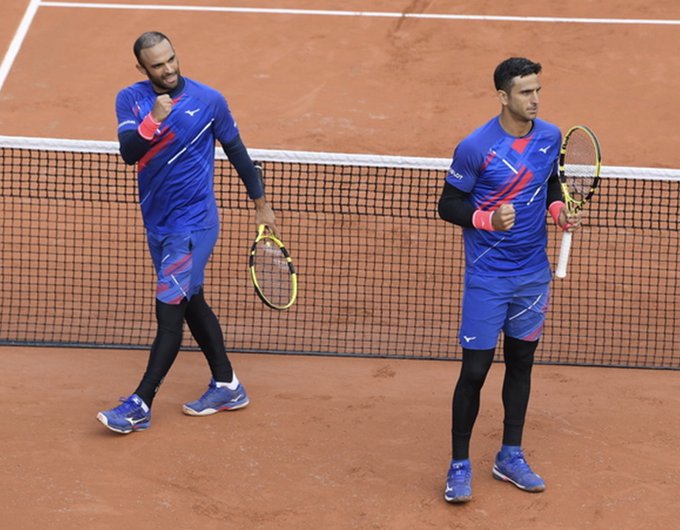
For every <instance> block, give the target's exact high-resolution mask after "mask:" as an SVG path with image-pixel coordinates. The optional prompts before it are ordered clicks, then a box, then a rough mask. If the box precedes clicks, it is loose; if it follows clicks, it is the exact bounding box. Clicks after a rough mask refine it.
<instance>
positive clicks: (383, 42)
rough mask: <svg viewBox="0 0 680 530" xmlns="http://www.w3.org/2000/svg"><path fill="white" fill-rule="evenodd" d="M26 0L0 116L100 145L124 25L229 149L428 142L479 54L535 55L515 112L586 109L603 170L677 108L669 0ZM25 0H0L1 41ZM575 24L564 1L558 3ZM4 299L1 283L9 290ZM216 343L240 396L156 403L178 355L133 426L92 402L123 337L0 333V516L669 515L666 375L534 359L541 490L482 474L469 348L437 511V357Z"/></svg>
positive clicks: (437, 137)
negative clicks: (532, 78)
mask: <svg viewBox="0 0 680 530" xmlns="http://www.w3.org/2000/svg"><path fill="white" fill-rule="evenodd" d="M42 4H43V5H40V6H38V9H37V12H36V13H35V17H34V18H33V19H32V21H31V24H30V27H29V28H28V29H27V31H26V34H25V38H24V39H23V41H22V44H21V47H20V49H19V50H18V53H17V55H16V59H15V60H14V61H13V63H12V65H11V69H10V70H9V71H8V72H7V76H6V79H5V82H4V85H2V87H1V90H0V135H8V136H10V135H11V136H31V137H50V138H67V139H87V140H115V139H116V134H115V132H116V121H115V114H114V109H113V102H114V98H115V94H116V93H117V91H118V90H119V89H120V88H122V87H123V86H125V85H128V84H131V83H133V82H135V81H137V80H139V79H140V77H139V74H138V72H137V71H136V70H135V68H134V60H133V56H132V53H131V46H132V42H133V41H134V39H135V38H136V37H137V36H138V35H139V34H140V33H141V32H143V31H146V30H149V29H157V30H160V31H163V32H164V33H167V34H168V35H169V36H171V38H172V39H173V42H174V45H175V47H176V49H177V52H178V56H179V57H180V60H181V63H182V73H183V74H184V75H186V76H189V77H194V78H196V79H198V80H201V81H203V82H205V83H208V84H210V85H212V86H214V87H216V88H219V89H220V90H221V91H223V92H224V94H225V95H226V96H227V98H228V100H229V102H230V105H231V107H232V110H233V112H234V114H235V116H236V118H237V120H238V122H239V127H240V129H241V133H242V136H243V138H244V141H245V142H246V144H247V145H248V146H249V147H251V148H262V149H282V150H304V151H324V152H340V153H367V154H384V155H402V156H423V157H449V156H450V154H451V152H452V149H453V147H454V146H455V144H456V142H457V141H458V140H459V139H461V138H462V137H463V136H464V135H465V134H467V133H468V132H469V131H470V130H471V129H472V128H474V127H476V126H477V125H479V124H481V123H483V122H484V121H486V120H487V119H488V118H489V117H491V116H492V115H494V114H495V113H497V111H498V104H497V101H496V99H495V94H494V91H493V87H492V83H491V72H492V71H493V68H494V67H495V65H496V64H497V63H498V62H500V60H502V59H503V58H505V57H506V56H509V55H526V56H528V57H530V58H532V59H534V60H537V61H540V62H541V63H542V64H543V66H544V73H543V74H542V83H543V91H542V93H541V94H542V102H541V117H543V118H545V119H547V120H549V121H552V122H554V123H556V124H558V125H560V126H561V127H567V126H569V125H570V124H572V123H575V122H587V123H588V125H590V126H591V127H593V128H594V129H595V130H597V131H598V133H599V135H600V139H601V141H602V144H603V151H604V152H605V153H606V163H608V164H611V165H616V166H634V167H653V168H671V169H676V168H680V151H678V149H677V145H679V143H680V133H678V131H677V127H674V123H673V120H672V117H673V116H677V115H680V101H679V100H678V98H677V93H678V89H679V88H680V74H679V73H678V72H680V57H679V56H678V55H677V54H676V53H675V49H676V47H677V43H678V42H679V41H680V4H678V3H677V2H674V1H671V0H664V1H658V2H655V3H653V4H651V5H650V4H649V3H647V2H641V1H638V0H636V1H633V2H629V3H628V5H627V6H625V7H622V6H618V5H617V6H616V8H614V7H613V6H614V4H615V3H614V2H611V1H607V2H599V3H593V2H590V1H586V0H577V1H574V2H570V3H568V4H565V3H561V2H553V1H549V2H541V3H540V5H538V6H537V5H536V4H537V3H536V2H528V1H517V2H514V3H513V4H512V6H511V7H510V6H509V5H508V4H507V3H502V2H496V1H485V2H452V1H448V0H443V1H437V2H432V1H431V2H420V1H417V0H414V1H411V2H407V1H397V0H393V1H388V0H377V1H375V2H370V11H371V12H372V13H409V14H415V15H417V14H422V15H433V14H440V15H447V14H448V15H467V16H468V17H467V18H466V17H460V18H446V17H441V18H434V17H433V18H427V17H421V18H418V17H396V16H368V15H362V16H359V15H356V16H339V15H338V14H332V13H325V14H321V13H309V12H297V13H293V12H286V13H282V12H257V11H252V10H251V11H249V12H229V11H209V10H203V11H201V10H191V9H188V7H190V6H192V5H193V6H202V7H230V6H231V7H243V6H244V5H245V4H248V7H249V8H253V7H258V8H281V7H283V8H286V9H293V8H295V9H299V10H317V9H327V10H336V9H337V10H340V9H342V10H344V11H350V10H367V9H368V7H367V5H366V4H367V3H366V2H359V1H356V0H349V1H345V2H341V3H335V4H334V5H329V3H328V2H318V1H317V2H314V1H312V0H300V1H299V2H294V3H291V2H285V5H284V6H281V5H280V3H276V2H274V1H273V0H262V1H260V2H256V3H255V4H256V5H251V4H253V2H247V3H246V2H244V3H239V2H236V1H234V0H194V1H189V0H187V1H182V0H166V1H165V2H163V3H162V5H164V6H174V7H175V8H177V9H174V10H173V9H162V10H161V9H159V10H152V9H148V8H147V9H142V8H141V7H142V6H141V4H142V3H141V2H129V3H128V4H125V6H123V2H121V1H117V2H113V3H108V4H107V6H108V7H101V6H100V7H96V6H88V5H86V3H85V2H68V3H58V2H43V3H42ZM149 4H156V5H161V2H145V3H144V5H146V6H148V5H149ZM289 4H294V5H289ZM116 5H117V6H118V7H119V8H115V7H116ZM28 6H29V1H28V0H3V2H2V5H0V49H2V50H3V54H4V53H5V52H6V51H7V50H8V49H9V48H10V45H11V43H12V39H13V38H14V36H15V34H16V32H17V30H18V28H19V27H20V24H21V21H22V17H23V16H24V13H25V12H26V9H27V7H28ZM123 7H125V8H123ZM182 7H184V8H185V9H180V8H182ZM478 16H506V17H507V16H514V17H545V18H542V19H534V20H526V19H518V20H510V19H503V20H497V19H480V18H479V17H478ZM583 18H587V19H590V21H589V22H584V21H583V20H581V21H579V20H576V19H583ZM592 19H604V20H599V21H595V20H592ZM614 19H616V20H614ZM621 20H627V21H628V23H621ZM664 21H665V22H664ZM4 213H5V212H3V214H4ZM281 229H282V230H283V231H284V232H285V229H286V218H285V215H282V216H281ZM139 237H140V239H141V238H142V237H143V236H142V234H141V233H140V235H139ZM6 293H7V294H6V297H5V303H11V299H12V298H11V293H12V287H11V285H10V286H6ZM151 303H152V300H151V299H150V300H149V305H151ZM0 325H2V323H0ZM228 340H229V337H228V336H227V341H228ZM451 347H452V349H453V348H457V345H456V344H455V343H453V342H452V345H451ZM231 358H232V360H233V362H234V365H235V367H236V370H237V371H238V373H239V378H240V379H241V380H242V381H243V382H244V384H245V386H246V388H247V390H248V393H249V395H250V397H251V401H252V403H251V405H250V406H249V407H248V408H246V409H244V410H241V411H238V412H233V413H228V414H227V413H223V414H218V415H215V416H211V417H207V418H191V417H187V416H184V415H182V413H181V409H180V405H181V404H182V403H183V402H185V401H188V400H191V399H194V398H195V397H196V396H197V395H199V394H200V393H201V392H203V390H204V387H205V385H206V383H207V377H208V372H207V368H206V366H205V361H204V359H203V357H202V355H200V354H197V353H196V352H193V351H186V352H182V353H181V354H180V356H179V357H178V361H177V362H176V363H175V365H174V366H173V368H172V370H171V372H170V374H169V375H168V378H167V380H166V382H165V383H164V385H163V387H162V389H161V391H160V393H159V395H158V398H157V399H156V401H155V402H154V416H153V425H152V428H151V429H150V430H148V431H146V432H142V433H134V434H132V435H130V436H119V435H114V434H113V433H111V432H109V431H107V430H106V429H104V428H103V427H102V426H101V425H100V424H99V423H98V422H97V421H96V420H95V416H96V413H97V411H98V410H101V409H104V408H109V407H111V406H114V405H115V400H116V399H117V397H118V396H119V395H123V394H124V393H126V392H130V389H131V388H132V387H133V386H134V385H135V384H136V383H137V380H138V378H139V376H140V375H141V373H142V372H143V370H144V367H145V365H146V360H147V352H146V351H143V350H113V349H87V348H70V349H69V348H56V347H18V346H17V347H12V346H3V347H1V348H0V366H1V367H2V377H3V385H2V387H1V388H0V396H1V399H2V403H3V404H4V411H5V414H4V415H3V419H2V420H1V421H0V425H1V428H0V433H1V434H0V440H1V444H0V478H1V480H2V483H3V485H4V488H3V490H2V493H0V506H1V508H0V514H1V515H2V526H3V527H6V528H12V529H15V528H16V529H32V528H50V529H51V528H54V529H71V528H88V529H100V528H101V529H107V528H119V527H130V528H159V529H160V528H182V529H183V528H201V529H203V528H205V529H212V528H215V529H216V528H266V529H269V528H286V529H288V528H290V529H297V528H334V529H335V528H338V529H340V528H343V529H344V528H361V529H378V528H381V529H382V528H384V529H393V528H394V529H402V528H403V529H406V528H488V529H496V528H548V529H552V528H555V529H581V528H593V529H610V528H620V529H629V528H630V529H632V528H636V529H637V528H659V529H666V528H674V527H677V526H678V525H679V524H680V505H678V502H677V492H678V491H680V457H679V456H678V453H677V447H678V446H680V427H679V425H680V421H679V420H680V412H678V411H680V379H679V378H678V372H677V371H673V370H638V369H614V368H594V367H584V366H553V365H538V366H536V367H535V370H534V383H533V389H532V401H531V404H530V407H529V413H528V418H527V427H526V433H525V448H526V451H527V455H528V457H529V459H530V461H531V463H532V465H533V467H534V468H535V469H536V470H537V471H538V472H539V473H540V474H541V475H542V476H543V477H544V478H545V480H546V483H547V485H548V488H547V490H546V491H545V492H544V493H542V494H540V495H531V494H527V493H523V492H521V491H519V490H517V489H515V488H513V487H512V486H509V485H507V484H502V483H499V482H496V481H494V480H493V479H492V477H491V472H490V470H491V466H492V462H493V457H494V455H495V451H496V450H497V448H498V444H499V443H500V434H501V427H502V406H501V403H500V385H501V383H502V373H503V370H502V366H500V365H496V366H494V367H493V368H492V371H491V373H490V375H489V379H488V381H487V384H486V386H485V387H484V391H483V395H482V410H481V413H480V416H479V418H478V420H477V424H476V427H475V432H474V436H473V443H472V448H473V449H472V455H471V457H472V460H473V466H474V472H475V478H474V482H473V488H474V499H473V501H472V502H470V503H468V504H467V505H465V506H450V505H448V504H447V503H446V502H444V500H443V486H444V479H445V474H446V470H447V466H448V463H449V458H450V454H449V451H450V404H451V393H452V389H453V385H454V383H455V379H456V376H457V373H458V369H459V363H458V362H455V361H420V360H399V359H386V358H352V357H324V356H299V355H262V354H246V353H236V354H233V355H231Z"/></svg>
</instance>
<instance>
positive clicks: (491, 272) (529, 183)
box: [439, 57, 580, 503]
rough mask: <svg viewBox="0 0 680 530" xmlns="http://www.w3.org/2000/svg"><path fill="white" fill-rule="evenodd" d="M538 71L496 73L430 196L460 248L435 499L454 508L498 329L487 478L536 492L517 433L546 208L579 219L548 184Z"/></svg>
mask: <svg viewBox="0 0 680 530" xmlns="http://www.w3.org/2000/svg"><path fill="white" fill-rule="evenodd" d="M540 72H541V65H540V64H538V63H534V62H532V61H530V60H528V59H525V58H518V57H513V58H510V59H507V60H505V61H503V62H502V63H501V64H499V65H498V66H497V67H496V70H495V72H494V84H495V87H496V90H497V95H498V99H499V100H500V104H501V111H500V114H499V115H498V116H496V117H494V118H493V119H491V120H489V121H488V122H487V123H485V124H484V125H482V126H481V127H480V128H478V129H477V130H475V131H474V132H472V133H471V134H470V135H469V136H467V137H466V138H465V139H463V140H462V141H461V142H460V143H459V144H458V146H457V147H456V149H455V151H454V154H453V161H452V163H451V167H450V169H449V172H448V174H447V176H446V181H445V183H444V189H443V191H442V194H441V197H440V200H439V215H440V217H441V218H442V219H444V220H445V221H448V222H450V223H453V224H456V225H459V226H462V227H463V239H464V246H465V281H464V290H463V302H462V304H463V306H462V318H461V323H460V329H459V340H460V344H461V346H462V348H463V362H462V365H461V371H460V375H459V378H458V382H457V384H456V387H455V390H454V393H453V406H452V429H451V430H452V461H451V464H450V468H449V471H448V474H447V479H446V490H445V493H444V498H445V499H446V500H447V501H449V502H453V503H461V502H467V501H469V500H470V499H471V498H472V488H471V483H472V466H471V464H470V455H469V448H470V437H471V434H472V428H473V426H474V423H475V420H476V418H477V413H478V411H479V405H480V392H481V388H482V385H483V384H484V381H485V379H486V375H487V373H488V371H489V369H490V367H491V364H492V361H493V359H494V353H495V348H496V344H497V343H498V340H499V336H500V333H501V332H503V334H504V341H503V359H504V361H505V378H504V381H503V390H502V400H503V406H504V420H503V440H502V445H501V448H500V451H499V452H498V454H497V455H496V460H495V464H494V466H493V471H492V472H493V476H494V477H495V478H497V479H499V480H503V481H507V482H510V483H512V484H514V485H515V486H517V487H518V488H520V489H522V490H524V491H531V492H539V491H543V490H544V489H545V482H544V481H543V479H542V478H541V477H540V476H539V475H537V474H536V473H534V472H533V471H532V469H531V468H530V467H529V465H528V464H527V462H526V460H525V457H524V453H523V451H522V433H523V430H524V420H525V416H526V411H527V404H528V402H529V390H530V386H531V369H532V366H533V362H534V352H535V350H536V347H537V346H538V342H539V338H540V336H541V332H542V330H543V323H544V320H545V314H546V310H547V308H548V301H549V296H550V282H551V279H552V274H551V270H550V266H549V263H548V257H547V254H546V245H547V230H546V210H547V211H548V212H549V213H550V215H551V217H552V218H553V220H554V221H555V223H557V225H558V226H559V227H560V228H562V229H567V230H574V229H575V228H577V227H578V225H579V223H580V221H579V219H578V218H577V217H569V216H568V215H567V210H566V208H565V205H564V202H563V200H562V194H561V191H560V184H559V180H558V178H557V166H558V155H559V150H560V142H561V133H560V130H559V129H558V128H557V127H556V126H555V125H552V124H550V123H548V122H546V121H543V120H540V119H538V118H537V113H538V107H539V91H540V90H541V83H540V81H539V73H540Z"/></svg>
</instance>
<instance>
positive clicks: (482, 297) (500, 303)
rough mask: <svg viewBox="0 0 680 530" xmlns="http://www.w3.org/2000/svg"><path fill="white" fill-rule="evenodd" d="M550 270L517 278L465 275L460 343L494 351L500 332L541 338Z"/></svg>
mask: <svg viewBox="0 0 680 530" xmlns="http://www.w3.org/2000/svg"><path fill="white" fill-rule="evenodd" d="M551 280H552V272H551V271H550V268H549V267H546V268H545V269H543V270H541V271H539V272H535V273H531V274H523V275H519V276H510V277H503V278H490V277H487V276H477V275H473V274H465V288H464V290H463V315H462V319H461V325H460V333H459V337H458V338H459V340H460V344H461V346H463V347H464V348H469V349H473V350H488V349H491V348H495V347H496V344H498V337H499V334H500V332H501V331H503V333H504V334H505V335H506V336H507V337H512V338H515V339H520V340H526V341H535V340H538V339H540V338H541V333H542V331H543V323H544V322H545V314H546V311H547V310H548V303H549V301H550V282H551Z"/></svg>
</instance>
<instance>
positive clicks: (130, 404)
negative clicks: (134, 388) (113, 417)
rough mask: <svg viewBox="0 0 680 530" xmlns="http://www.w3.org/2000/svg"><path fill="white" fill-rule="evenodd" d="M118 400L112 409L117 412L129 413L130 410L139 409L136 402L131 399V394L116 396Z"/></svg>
mask: <svg viewBox="0 0 680 530" xmlns="http://www.w3.org/2000/svg"><path fill="white" fill-rule="evenodd" d="M118 401H120V402H121V404H120V405H118V406H117V407H116V408H115V409H114V410H115V412H116V413H117V414H121V415H124V414H129V413H130V412H134V411H135V410H137V409H141V407H140V406H139V405H138V404H137V403H135V402H134V401H132V396H127V397H125V396H121V397H120V398H118Z"/></svg>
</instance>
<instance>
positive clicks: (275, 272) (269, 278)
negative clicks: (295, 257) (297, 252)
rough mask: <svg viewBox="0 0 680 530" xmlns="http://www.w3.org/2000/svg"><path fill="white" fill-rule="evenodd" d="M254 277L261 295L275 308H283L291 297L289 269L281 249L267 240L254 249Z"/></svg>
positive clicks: (260, 242)
mask: <svg viewBox="0 0 680 530" xmlns="http://www.w3.org/2000/svg"><path fill="white" fill-rule="evenodd" d="M254 269H255V276H256V278H257V283H258V285H259V287H260V291H261V293H262V295H263V296H264V297H265V298H266V299H267V300H269V301H270V302H271V303H272V304H274V305H276V306H285V305H286V304H288V302H289V301H290V298H291V296H292V286H291V279H290V269H289V267H288V261H287V260H286V256H285V255H284V254H283V252H282V251H281V249H280V248H279V247H278V246H277V245H275V244H274V243H272V242H271V241H269V240H267V239H263V240H261V241H259V242H258V243H257V245H256V247H255V260H254Z"/></svg>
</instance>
